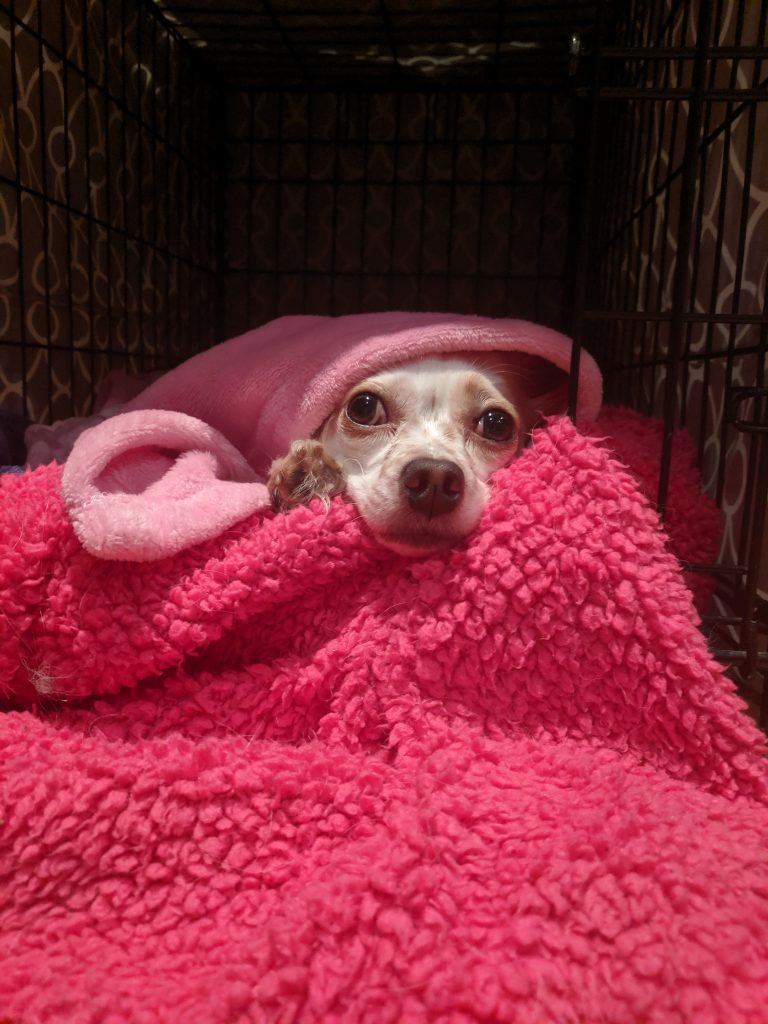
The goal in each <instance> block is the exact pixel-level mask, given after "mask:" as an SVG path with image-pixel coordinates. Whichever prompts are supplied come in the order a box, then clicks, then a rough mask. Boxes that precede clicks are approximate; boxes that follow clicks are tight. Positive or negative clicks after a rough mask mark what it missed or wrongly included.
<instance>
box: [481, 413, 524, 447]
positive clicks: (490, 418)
mask: <svg viewBox="0 0 768 1024" xmlns="http://www.w3.org/2000/svg"><path fill="white" fill-rule="evenodd" d="M515 429H516V424H515V420H514V417H512V416H510V415H509V413H508V412H504V410H503V409H486V411H485V412H484V413H483V415H482V416H481V417H480V419H479V420H478V421H477V427H476V430H477V433H478V434H479V435H480V436H481V437H484V438H486V439H487V440H489V441H511V440H512V438H513V437H514V436H515Z"/></svg>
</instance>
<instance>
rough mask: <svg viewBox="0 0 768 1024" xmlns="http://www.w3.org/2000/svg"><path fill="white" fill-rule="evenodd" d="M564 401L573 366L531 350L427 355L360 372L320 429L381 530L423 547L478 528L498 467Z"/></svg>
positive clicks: (403, 547) (391, 538) (412, 548)
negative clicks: (563, 367)
mask: <svg viewBox="0 0 768 1024" xmlns="http://www.w3.org/2000/svg"><path fill="white" fill-rule="evenodd" d="M566 404H567V375H566V374H565V373H563V372H562V371H560V370H558V369H557V368H556V367H554V366H553V365H552V364H551V363H547V362H545V361H544V360H541V359H537V358H535V357H532V356H526V355H523V354H519V353H506V354H505V353H488V354H486V355H474V354H472V355H466V356H465V355H458V356H450V357H441V358H432V359H421V360H418V361H415V362H412V363H408V364H405V365H402V366H399V367H395V368H393V369H390V370H385V371H383V372H380V373H377V374H374V375H373V376H370V377H368V378H366V379H365V380H363V381H360V383H359V384H357V385H356V386H355V387H353V388H352V389H351V390H350V391H349V393H348V394H347V396H346V398H345V400H344V401H343V403H342V404H341V406H340V407H339V408H338V409H337V410H336V412H335V413H334V414H333V415H332V416H330V417H329V418H328V420H326V422H325V424H324V425H323V427H322V430H321V432H320V435H319V437H320V440H321V442H322V444H323V447H324V448H325V450H326V451H327V452H328V454H329V455H331V456H332V457H333V458H334V459H335V460H336V461H337V462H339V463H340V464H341V466H342V468H343V471H344V474H345V476H346V490H347V493H348V495H349V497H350V498H351V499H352V500H353V501H354V503H355V504H356V505H357V507H358V509H359V511H360V513H361V515H362V517H363V519H365V521H366V522H367V524H368V525H369V526H370V528H371V529H372V530H373V532H374V533H375V534H376V536H377V538H378V539H379V540H380V541H381V542H382V543H383V544H386V545H387V546H388V547H390V548H393V549H394V550H395V551H399V552H401V553H403V554H424V553H426V552H429V551H433V550H437V549H439V548H443V547H448V546H450V545H452V544H454V543H456V541H458V540H460V539H461V538H462V537H464V536H466V535H467V534H468V533H469V532H470V531H471V530H473V529H474V527H475V526H476V525H477V523H478V520H479V519H480V516H481V514H482V512H483V509H484V508H485V504H486V502H487V500H488V495H489V493H490V489H489V484H488V481H489V478H490V477H491V475H492V474H493V473H494V472H495V471H496V470H497V469H500V468H501V467H502V466H505V465H507V464H508V463H509V462H510V461H511V460H512V459H514V458H515V456H516V455H518V454H519V452H520V451H521V450H522V448H523V447H524V446H525V443H526V440H527V438H528V434H529V432H530V430H531V429H532V428H533V427H534V426H535V424H536V422H537V421H538V420H539V419H540V418H541V416H542V415H550V414H554V413H558V412H564V411H565V407H566Z"/></svg>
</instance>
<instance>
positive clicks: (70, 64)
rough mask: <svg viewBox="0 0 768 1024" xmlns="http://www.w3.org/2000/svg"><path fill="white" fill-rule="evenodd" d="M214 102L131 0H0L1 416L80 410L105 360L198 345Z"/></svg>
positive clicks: (131, 359) (135, 362) (160, 361)
mask: <svg viewBox="0 0 768 1024" xmlns="http://www.w3.org/2000/svg"><path fill="white" fill-rule="evenodd" d="M213 103H214V99H213V96H212V93H211V91H210V89H209V88H208V85H207V82H206V80H205V78H204V76H202V75H201V73H200V71H199V69H197V67H196V66H195V62H194V60H192V59H191V58H190V57H189V56H188V55H187V53H186V47H184V45H183V44H181V43H180V42H179V40H177V39H176V38H174V37H173V35H172V34H170V33H169V32H168V31H167V30H166V29H165V28H164V27H163V26H162V25H160V23H159V22H158V21H157V19H156V18H154V17H152V16H151V15H150V14H148V13H146V12H145V11H144V10H143V9H142V8H141V7H140V6H139V5H137V4H134V3H129V2H127V0H115V2H102V0H97V2H92V0H88V2H85V0H83V2H71V0H66V2H64V0H61V2H59V0H56V2H48V0H46V2H45V3H43V2H41V0H15V2H11V3H6V4H0V346H2V348H1V349H0V351H1V352H2V362H1V369H0V407H1V408H2V409H3V411H5V412H11V413H17V414H23V415H26V416H27V417H29V419H31V420H35V421H46V420H52V419H58V418H61V417H66V416H70V415H72V414H79V415H82V414H86V413H87V412H89V411H90V407H91V403H92V398H93V394H94V391H95V389H96V387H97V385H98V383H99V381H100V380H101V379H102V378H103V376H104V375H105V373H106V372H107V369H108V368H115V367H117V368H124V369H128V370H131V371H134V372H140V371H145V370H152V369H156V368H160V367H163V366H166V365H169V364H171V363H173V362H176V361H178V359H179V358H180V357H181V356H182V355H183V354H188V353H189V352H190V351H193V350H194V349H195V348H197V347H205V346H207V345H209V344H211V343H212V341H213V340H214V333H213V319H214V305H215V297H216V293H215V271H216V231H215V217H214V211H215V208H216V202H217V196H216V191H215V189H216V186H217V183H218V182H217V176H216V164H215V149H214V143H215V141H216V140H215V137H212V132H211V128H212V124H213V123H214V119H213V116H212V105H213Z"/></svg>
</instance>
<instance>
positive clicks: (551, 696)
mask: <svg viewBox="0 0 768 1024" xmlns="http://www.w3.org/2000/svg"><path fill="white" fill-rule="evenodd" d="M497 326H498V325H497ZM500 329H501V330H503V329H504V324H503V323H502V324H501V326H500ZM158 383H160V382H158ZM199 411H200V410H198V411H197V414H196V415H197V418H196V419H195V420H194V421H193V422H194V423H197V422H198V421H199ZM166 412H169V413H170V414H171V415H176V412H175V411H174V410H166ZM131 415H132V414H131ZM180 415H187V414H184V413H180ZM190 418H191V416H190ZM111 422H112V423H113V424H114V423H117V418H116V419H115V420H114V421H111ZM104 426H106V424H102V425H100V426H99V427H97V428H96V429H95V430H94V431H92V432H91V435H90V437H91V439H92V437H93V436H94V435H95V434H96V433H97V432H98V431H100V430H102V428H103V427H104ZM209 426H210V424H209ZM195 429H197V430H200V429H201V428H200V427H198V426H195ZM212 429H213V430H215V431H220V428H219V427H213V428H212ZM657 429H658V428H657V427H655V426H654V425H653V424H651V423H649V422H648V421H645V420H642V419H641V418H639V417H636V416H635V415H634V414H631V413H627V412H626V411H621V410H618V411H607V412H606V411H604V412H603V413H602V414H601V416H600V417H599V419H598V421H597V425H596V426H594V427H593V428H590V432H583V431H581V430H577V429H576V427H574V426H573V424H571V422H570V421H569V420H567V419H564V418H563V419H557V420H552V421H550V422H549V423H547V424H546V425H545V426H544V427H543V428H541V429H540V430H538V431H537V432H536V433H535V436H534V442H533V444H532V446H531V447H530V448H528V449H527V450H526V451H525V452H524V453H523V455H522V456H521V457H520V458H519V459H518V460H517V461H515V462H514V463H513V464H512V465H511V466H510V467H508V468H507V469H505V470H503V471H502V472H500V473H499V474H498V476H497V477H496V479H495V483H494V488H493V493H492V497H491V500H490V502H489V505H488V507H487V508H486V511H485V514H484V518H483V520H482V522H481V525H480V528H479V529H478V530H477V531H476V532H475V533H474V534H473V535H472V536H470V537H469V538H468V539H467V541H466V542H465V543H463V544H462V545H459V546H457V547H456V548H454V549H452V550H450V551H447V552H442V553H440V554H438V555H434V556H431V557H429V558H426V559H422V560H415V561H414V560H408V559H405V558H402V557H400V556H398V555H395V554H394V553H392V552H391V551H388V550H386V549H384V548H382V547H380V546H378V545H377V544H376V543H375V542H374V541H373V540H372V539H371V537H370V536H369V535H368V533H367V532H366V528H365V526H364V524H362V523H361V522H360V520H359V517H358V516H357V515H356V514H355V510H354V508H353V507H352V506H351V505H349V504H347V503H345V502H343V501H341V500H337V501H334V502H333V503H332V506H331V508H330V511H329V512H328V513H325V512H324V511H323V510H322V509H320V508H318V507H311V508H300V509H297V510H295V511H294V512H291V513H290V514H288V515H275V514H273V513H272V512H271V511H269V510H265V509H260V510H258V511H255V512H252V513H251V514H250V515H248V516H246V517H245V518H239V519H237V520H235V521H233V522H231V523H229V524H228V525H227V526H226V528H224V529H223V531H222V532H220V533H219V534H218V535H216V536H211V537H209V538H207V539H205V540H203V541H201V542H199V543H197V544H196V545H194V546H183V547H181V548H180V549H179V550H178V551H177V552H175V553H173V554H168V555H166V556H165V557H161V558H154V559H152V560H144V561H141V562H136V561H130V560H128V559H126V558H122V559H120V560H109V559H106V558H103V557H99V556H98V555H95V554H93V553H92V552H89V551H88V550H86V549H85V547H84V546H83V544H82V543H81V540H80V539H79V537H78V533H77V532H76V530H75V528H74V527H73V524H72V520H71V519H70V515H69V513H70V512H71V511H72V508H73V506H72V504H71V501H72V494H71V492H70V494H69V495H68V496H67V497H64V496H63V495H62V469H61V467H59V466H53V465H51V466H45V467H42V468H40V469H38V470H36V471H34V472H32V473H28V474H25V475H23V476H19V477H9V478H2V479H0V488H2V490H1V491H0V495H2V502H1V503H0V616H1V621H2V625H3V629H2V633H1V634H0V687H1V688H2V693H3V694H4V697H5V699H6V701H7V702H8V706H9V708H10V706H11V705H13V706H14V707H15V710H8V711H7V712H6V713H5V714H3V715H1V716H0V743H1V744H2V747H1V749H2V760H0V818H1V819H2V826H1V827H0V877H2V891H3V898H2V901H0V960H1V961H2V963H3V970H2V972H0V1019H2V1018H3V1017H5V1018H7V1019H9V1020H16V1021H34V1022H49V1021H51V1022H62V1024H63V1022H67V1024H70V1022H73V1024H81V1022H88V1024H96V1022H97V1021H98V1022H112V1021H115V1022H117V1021H120V1022H137V1024H138V1022H147V1021H149V1022H158V1024H160V1022H169V1021H205V1022H210V1024H224V1022H243V1024H245V1022H251V1021H278V1020H280V1021H282V1020H294V1021H301V1022H305V1021H317V1022H321V1021H323V1022H325V1021H350V1022H352V1021H355V1022H357V1021H362V1022H372V1024H373V1022H375V1024H379V1022H392V1024H395V1022H401V1021H409V1022H410V1021H414V1022H420V1021H424V1022H427V1021H428V1022H446V1024H447V1022H449V1021H450V1022H462V1021H467V1022H470V1021H504V1022H507V1021H509V1022H525V1024H540V1022H542V1021H547V1022H550V1021H551V1022H558V1024H559V1022H564V1024H577V1022H578V1024H583V1022H589V1024H625V1022H626V1024H637V1022H643V1024H669V1022H672V1021H679V1022H687V1021H695V1022H697V1024H698V1022H701V1021H705V1022H712V1024H715V1022H716V1024H731V1022H733V1024H737V1022H738V1024H748V1022H750V1024H757V1022H761V1021H763V1020H764V1019H765V1006H766V1005H767V1004H768V859H767V858H766V856H765V838H766V834H767V833H766V829H768V807H767V806H766V804H767V802H768V777H767V774H766V761H765V745H764V738H763V736H762V734H761V733H760V732H759V730H758V729H757V727H756V726H755V725H754V724H753V723H752V722H751V721H750V720H749V719H748V718H747V717H746V716H745V715H744V714H743V707H742V704H741V702H740V701H739V700H738V698H737V697H736V695H735V693H734V690H733V686H732V684H731V683H730V682H729V681H728V680H727V679H726V678H725V677H724V675H723V674H722V671H721V669H720V667H719V666H718V665H716V664H715V663H714V662H713V661H712V659H711V658H710V657H709V655H708V653H707V649H706V645H705V642H704V640H703V637H702V636H701V634H700V632H699V630H698V629H697V624H698V619H697V614H696V612H695V610H694V605H693V601H692V596H691V593H690V591H689V590H688V589H687V588H686V586H685V584H684V580H683V577H682V574H681V570H680V567H679V563H678V560H677V558H676V557H675V554H674V553H673V551H672V550H671V548H670V544H672V545H673V546H675V547H676V549H677V552H678V553H682V554H683V555H684V556H685V557H686V558H690V559H691V560H694V559H695V560H698V559H699V557H701V558H709V557H711V550H712V545H713V544H715V543H716V533H717V529H716V519H715V518H714V514H713V510H712V507H711V506H710V504H709V503H708V502H706V501H704V500H703V499H701V498H700V497H699V496H698V495H697V492H696V486H695V473H694V466H693V459H692V455H691V453H690V451H689V450H688V449H686V448H685V446H684V445H681V446H680V447H679V449H678V451H677V453H676V462H675V473H674V486H675V488H676V491H675V497H674V498H673V500H672V502H671V504H672V506H673V508H675V509H676V515H677V516H678V517H679V520H680V525H679V527H676V529H677V535H676V537H673V538H671V539H670V541H668V539H667V537H666V536H665V534H664V533H663V531H662V530H661V529H660V525H659V522H658V518H657V515H656V513H655V511H654V510H653V508H652V507H651V505H650V503H649V501H648V499H647V498H646V497H645V495H644V493H643V488H649V487H652V478H653V476H654V474H655V473H657V471H658V470H657V467H654V466H653V465H652V464H650V463H647V464H646V463H645V462H644V461H643V459H644V458H645V456H644V454H643V453H644V452H648V451H651V450H652V445H651V438H652V433H653V431H654V430H657ZM220 433H221V432H220ZM88 436H89V435H83V439H85V438H87V437H88ZM102 436H106V435H102ZM210 437H211V440H212V442H213V443H214V444H215V445H219V444H220V437H219V436H218V435H210ZM607 438H609V439H607ZM646 439H647V443H646ZM81 440H82V439H81ZM154 443H155V442H154V441H153V442H152V444H154ZM227 443H228V444H230V445H231V446H232V450H233V451H235V452H238V450H239V451H240V457H241V458H242V459H243V464H244V465H246V466H250V462H249V461H248V459H247V458H246V457H245V453H244V451H243V450H242V449H238V447H236V441H235V440H234V439H231V438H230V439H229V441H228V442H227ZM78 444H80V441H78ZM150 447H151V445H150ZM125 450H128V451H133V450H132V449H125ZM173 451H174V449H173V448H172V447H171V448H167V449H165V454H166V458H167V459H168V462H167V464H166V468H167V469H168V471H169V472H172V471H173V465H172V463H173V464H176V463H177V462H178V461H179V459H178V458H175V457H173V456H172V454H171V453H172V452H173ZM207 452H208V455H210V456H211V460H210V461H208V462H205V461H200V462H199V463H198V464H197V470H196V471H197V472H198V474H199V479H200V480H201V481H202V486H204V487H205V486H208V485H210V484H211V479H212V477H211V476H209V470H211V468H212V467H214V466H215V467H216V469H215V472H218V473H220V474H222V475H223V469H222V466H223V465H224V463H222V462H221V461H218V462H217V460H219V458H220V454H219V450H218V449H217V450H216V453H213V452H212V449H208V450H207ZM134 454H135V453H134ZM269 454H270V450H269V449H267V452H266V457H268V456H269ZM620 456H622V457H625V458H627V459H629V461H630V462H632V460H633V459H635V460H637V458H640V461H641V462H642V464H637V461H636V464H635V465H634V466H633V467H632V469H631V470H630V469H628V468H627V467H626V466H625V465H624V464H623V462H622V461H621V458H620ZM207 457H208V456H207V455H206V458H207ZM181 458H182V459H183V458H184V456H183V455H182V456H181ZM154 460H155V455H154V453H153V452H150V453H149V455H148V456H147V457H146V459H145V460H144V462H143V465H144V466H150V467H151V473H150V474H149V475H150V476H151V474H155V476H154V478H153V479H154V484H149V485H148V488H147V489H151V487H152V486H160V488H161V489H162V488H163V487H164V486H165V484H166V483H168V481H167V480H164V476H165V474H160V475H157V471H158V463H157V462H155V461H154ZM140 461H141V460H140V459H136V460H133V456H132V455H131V456H129V459H128V462H129V463H132V465H131V468H130V473H133V472H134V470H135V467H136V466H137V465H139V463H140ZM186 469H190V472H191V470H192V467H191V466H188V467H186V468H183V469H180V470H178V477H177V482H178V481H180V480H181V479H182V478H184V476H185V473H186ZM65 472H66V471H65ZM111 472H112V471H111V470H110V473H109V474H108V476H109V478H110V479H111V480H112V481H113V482H114V477H112V476H111ZM129 475H130V474H129ZM193 475H194V474H193ZM214 475H215V473H214ZM254 476H255V472H254ZM136 479H137V477H135V476H134V477H133V480H134V481H136ZM217 479H221V477H218V478H217ZM95 481H96V482H98V477H96V478H95ZM222 482H227V483H229V484H230V485H231V486H232V487H233V488H235V487H237V486H246V487H248V486H251V484H257V483H258V479H252V480H251V481H250V483H249V482H248V481H246V482H244V483H242V484H238V483H237V481H236V480H232V479H231V478H229V479H228V480H226V481H224V480H223V481H222ZM103 483H104V480H102V484H103ZM110 486H111V485H110ZM94 487H96V483H94ZM96 490H97V491H98V488H96ZM65 493H66V490H65ZM103 493H105V494H117V493H118V488H114V489H113V490H111V491H110V490H108V489H107V488H105V489H104V491H103ZM134 493H136V494H138V495H141V494H142V493H144V492H143V491H142V489H141V488H140V487H136V488H135V492H134ZM155 493H157V492H155ZM172 493H173V492H172V491H168V490H166V492H165V494H164V496H163V499H162V501H163V503H165V504H166V505H169V504H170V503H171V500H170V499H171V497H172ZM190 493H192V492H185V491H184V489H183V488H180V490H179V492H178V496H179V500H180V501H181V502H183V501H184V500H185V496H188V494H190ZM145 497H146V494H145ZM106 508H108V503H104V504H102V505H101V509H100V513H103V512H104V510H105V509H106ZM146 511H147V507H145V512H146ZM117 525H118V527H120V528H122V527H121V524H120V523H119V522H118V524H117ZM123 525H124V524H123ZM673 526H674V520H673ZM78 529H82V521H81V523H80V525H79V526H78ZM128 539H129V540H130V537H129V538H128ZM134 539H135V538H134ZM122 542H123V543H125V542H126V535H125V533H123V534H122ZM41 698H45V699H44V700H41Z"/></svg>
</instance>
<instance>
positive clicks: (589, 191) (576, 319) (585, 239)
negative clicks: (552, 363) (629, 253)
mask: <svg viewBox="0 0 768 1024" xmlns="http://www.w3.org/2000/svg"><path fill="white" fill-rule="evenodd" d="M605 4H606V0H599V2H598V5H597V15H596V24H595V40H596V45H595V53H594V55H593V58H592V79H591V88H590V91H589V97H590V100H589V120H588V125H589V127H588V135H587V143H586V160H585V168H584V196H583V200H582V206H581V211H580V215H579V219H578V229H577V238H578V246H577V254H576V281H575V286H574V309H573V327H572V329H571V334H572V337H573V348H572V350H571V368H570V375H571V378H570V384H569V390H568V415H569V416H570V417H571V418H572V419H573V420H575V419H576V411H577V409H576V407H577V402H578V395H579V370H580V363H581V348H582V344H583V340H584V318H583V315H582V313H583V310H584V308H585V307H586V304H587V283H588V277H589V270H588V267H589V262H590V234H591V230H592V217H593V205H594V191H595V190H594V180H595V169H596V164H597V160H596V149H597V132H598V126H599V114H600V108H599V102H598V101H599V96H600V73H601V56H600V55H601V45H602V40H603V31H604V23H605Z"/></svg>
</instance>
